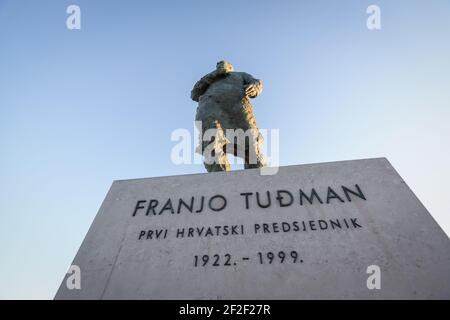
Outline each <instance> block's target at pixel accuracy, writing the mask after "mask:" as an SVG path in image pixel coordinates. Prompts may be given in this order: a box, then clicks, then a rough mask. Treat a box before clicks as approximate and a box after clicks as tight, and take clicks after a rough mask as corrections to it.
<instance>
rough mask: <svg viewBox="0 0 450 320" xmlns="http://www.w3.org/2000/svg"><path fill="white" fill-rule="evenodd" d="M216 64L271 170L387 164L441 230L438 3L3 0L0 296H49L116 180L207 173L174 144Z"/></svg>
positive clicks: (448, 68) (449, 57) (447, 226)
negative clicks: (241, 79) (245, 100)
mask: <svg viewBox="0 0 450 320" xmlns="http://www.w3.org/2000/svg"><path fill="white" fill-rule="evenodd" d="M70 4H77V5H79V6H80V8H81V30H74V31H70V30H68V29H67V28H66V18H67V16H68V15H67V14H66V8H67V6H68V5H70ZM370 4H377V5H378V6H380V8H381V19H382V20H381V26H382V29H381V30H378V31H370V30H368V29H367V27H366V19H367V17H368V15H367V14H366V8H367V7H368V6H369V5H370ZM220 59H227V60H229V61H231V62H232V63H233V64H234V66H235V68H236V69H237V70H241V71H246V72H249V73H251V74H252V75H254V76H255V77H257V78H261V79H262V80H263V81H264V86H265V87H264V91H263V93H262V95H261V96H259V97H258V98H257V99H256V100H255V101H254V106H255V113H256V116H257V121H258V125H259V126H260V127H262V128H278V129H280V142H281V144H280V164H281V165H291V164H303V163H314V162H326V161H336V160H349V159H358V158H370V157H387V158H388V159H389V161H391V163H392V164H393V165H394V167H395V168H396V169H397V171H398V172H399V173H400V174H401V176H402V177H403V178H404V179H405V180H406V182H407V183H408V185H409V186H410V187H411V188H412V190H413V191H414V192H415V193H416V195H417V196H418V197H419V199H420V200H421V201H422V202H423V204H424V205H425V206H426V207H427V209H428V210H429V211H430V212H431V214H432V215H433V217H434V218H435V219H436V220H437V221H438V223H439V224H440V225H441V227H442V228H443V229H444V230H445V231H446V232H447V234H450V201H449V195H450V190H449V183H450V166H449V163H450V146H449V137H450V125H449V124H450V122H449V120H450V1H448V0H430V1H422V0H420V1H413V0H408V1H400V0H398V1H364V0H340V1H337V0H336V1H325V0H322V1H318V0H314V1H312V0H311V1H257V0H246V1H212V0H208V1H181V0H180V1H158V2H157V1H137V0H134V1H130V0H128V1H125V0H120V1H119V0H116V1H113V0H109V1H106V0H103V1H102V0H96V1H81V0H73V1H64V0H53V1H43V0H41V1H23V0H10V1H5V0H0V150H1V151H0V152H1V157H0V259H1V260H0V298H44V299H46V298H53V296H54V294H55V292H56V290H57V288H58V286H59V284H60V282H61V280H62V278H63V276H64V273H65V272H66V271H67V268H68V267H69V265H70V263H71V262H72V259H73V258H74V256H75V254H76V252H77V250H78V248H79V246H80V244H81V242H82V240H83V238H84V236H85V234H86V232H87V231H88V228H89V226H90V224H91V222H92V221H93V219H94V216H95V214H96V213H97V210H98V208H99V207H100V205H101V202H102V201H103V199H104V196H105V195H106V193H107V191H108V189H109V187H110V185H111V183H112V181H113V180H116V179H128V178H139V177H152V176H163V175H177V174H188V173H198V172H204V168H203V166H202V165H175V164H173V163H172V162H171V159H170V152H171V149H172V147H173V146H174V145H175V142H172V141H171V140H170V135H171V133H172V131H173V130H175V129H177V128H187V129H189V130H191V131H192V127H193V120H194V115H195V109H196V103H194V102H193V101H191V100H190V98H189V95H190V90H191V88H192V86H193V84H194V83H195V81H196V80H198V79H199V78H200V77H201V76H202V75H204V74H205V73H207V72H209V71H211V70H212V69H213V68H214V66H215V63H216V62H217V61H218V60H220Z"/></svg>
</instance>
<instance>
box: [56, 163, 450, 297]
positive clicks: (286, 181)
mask: <svg viewBox="0 0 450 320" xmlns="http://www.w3.org/2000/svg"><path fill="white" fill-rule="evenodd" d="M343 186H344V187H345V188H347V189H345V188H343ZM313 188H314V190H315V191H316V192H317V196H318V197H319V198H320V200H321V201H322V202H323V203H320V202H319V200H318V198H317V197H314V198H312V199H311V198H310V199H309V200H312V204H311V203H309V201H308V199H306V196H305V195H307V196H308V197H310V196H311V192H312V190H313ZM300 189H301V190H302V192H303V193H304V194H303V196H302V197H301V196H300V191H299V190H300ZM267 191H269V193H270V197H271V204H270V206H268V207H266V208H263V207H265V206H267ZM277 191H278V192H277ZM256 192H258V195H259V200H260V206H259V205H258V203H257V199H256ZM352 192H353V193H352ZM250 193H252V194H251V195H250ZM241 194H247V195H241ZM289 194H291V195H292V203H291V197H290V196H289ZM202 196H204V197H205V205H204V208H203V210H201V212H195V211H200V210H199V204H200V202H201V197H202ZM191 197H194V200H193V201H194V208H193V210H192V211H193V212H192V213H191V212H189V209H188V208H187V207H189V206H190V204H191V203H190V201H191V199H192V198H191ZM222 197H223V198H222ZM277 197H278V199H277ZM169 198H170V199H171V202H168V199H169ZM180 198H181V199H183V200H184V201H185V202H186V203H187V205H183V204H182V206H181V207H180V213H177V211H178V205H179V203H180V201H179V199H180ZM224 198H225V199H226V205H225V202H224ZM210 199H212V200H211V202H210ZM300 199H301V200H300ZM151 200H158V202H159V203H158V205H157V206H155V204H156V202H155V201H151ZM246 200H248V202H247V201H246ZM327 200H328V202H329V203H327ZM301 202H302V203H301ZM168 203H169V204H168ZM170 203H172V206H173V210H174V213H171V206H170ZM208 203H210V206H209V205H208ZM149 208H150V209H149ZM152 208H153V209H152ZM147 211H148V215H146V213H147ZM352 219H353V220H352ZM295 221H296V222H297V223H296V224H297V227H298V229H300V230H295V229H296V228H295V223H294V222H295ZM332 221H333V222H332ZM303 222H304V223H305V226H306V230H303V228H304V226H303ZM338 224H340V226H341V227H340V228H339V227H338ZM347 225H348V226H347ZM215 226H220V228H216V227H215ZM225 226H229V227H228V233H229V234H228V235H226V232H225V229H226V228H225ZM232 226H237V227H235V228H234V232H235V233H237V234H230V233H232V231H233V228H232ZM241 226H242V227H241ZM288 226H290V230H289V231H287V230H288ZM208 227H211V229H210V230H211V231H207V230H208ZM183 228H184V234H183V237H181V231H180V230H183ZM189 228H194V229H193V230H194V231H193V232H192V234H191V235H192V237H190V236H189ZM197 228H198V229H197ZM202 228H203V229H202ZM242 228H243V232H242ZM314 229H315V230H314ZM149 230H150V231H153V232H152V233H150V232H149ZM157 230H160V232H159V233H158V234H159V238H156V237H157ZM255 230H256V231H255ZM276 231H278V232H276ZM177 232H178V238H177ZM200 232H201V236H200V235H199V233H200ZM217 233H219V235H218V234H217ZM269 252H272V253H273V254H274V256H275V257H274V260H273V261H272V263H269V260H270V259H269V258H270V257H271V255H270V254H269V256H268V254H267V253H269ZM279 252H284V253H285V254H286V258H285V259H284V261H283V262H281V261H282V260H283V259H282V256H283V254H279ZM295 252H296V253H297V254H296V253H295ZM259 253H261V254H262V256H263V260H262V262H263V263H262V264H261V260H260V256H259ZM216 254H217V255H218V256H215V255H216ZM205 255H208V256H209V261H208V263H207V265H206V266H203V258H204V256H205ZM228 255H229V256H228ZM195 256H198V260H197V266H196V258H195ZM295 257H297V259H295ZM204 259H205V260H206V258H204ZM294 260H295V262H294ZM216 262H217V263H216ZM73 264H75V265H78V266H80V268H81V290H68V289H67V288H66V280H64V281H63V282H62V284H61V287H60V289H59V291H58V293H57V294H56V297H55V298H56V299H167V298H171V299H266V298H267V299H313V298H314V299H316V298H317V299H382V298H383V299H407V298H408V299H409V298H412V299H416V298H417V299H422V298H424V299H436V298H446V299H449V298H450V240H449V238H448V237H447V235H445V233H444V232H443V231H442V229H441V228H440V227H439V226H438V225H437V223H436V222H435V221H434V220H433V218H432V217H431V216H430V214H429V213H428V212H427V210H426V209H425V208H424V206H423V205H422V204H421V203H420V201H419V200H418V199H417V198H416V197H415V195H414V194H413V192H412V191H411V190H410V189H409V188H408V186H407V185H406V184H405V182H404V181H403V180H402V178H401V177H400V176H399V175H398V174H397V173H396V171H395V170H394V169H393V168H392V166H391V165H390V163H389V162H388V161H387V160H386V159H384V158H379V159H368V160H355V161H343V162H332V163H321V164H310V165H298V166H287V167H281V168H280V170H279V172H278V174H276V175H273V176H261V175H260V174H259V169H253V170H242V171H232V172H217V173H210V174H195V175H183V176H172V177H159V178H147V179H135V180H123V181H115V182H114V183H113V185H112V187H111V189H110V191H109V192H108V195H107V196H106V199H105V200H104V202H103V204H102V206H101V208H100V211H99V213H98V214H97V216H96V218H95V220H94V222H93V224H92V226H91V228H90V229H89V232H88V234H87V236H86V238H85V240H84V242H83V244H82V245H81V248H80V249H79V251H78V254H77V255H76V257H75V260H74V262H73ZM215 264H218V266H214V265H215ZM228 264H229V265H228ZM370 265H377V266H379V268H380V270H381V289H379V290H378V289H373V290H369V289H368V288H367V284H366V282H367V278H368V277H369V276H370V275H369V274H367V273H366V271H367V267H368V266H370Z"/></svg>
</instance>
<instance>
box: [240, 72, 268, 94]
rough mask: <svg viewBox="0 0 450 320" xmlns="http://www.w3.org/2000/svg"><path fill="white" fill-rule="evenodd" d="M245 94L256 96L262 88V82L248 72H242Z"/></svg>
mask: <svg viewBox="0 0 450 320" xmlns="http://www.w3.org/2000/svg"><path fill="white" fill-rule="evenodd" d="M243 77H244V86H245V94H246V95H247V96H248V97H250V98H255V97H257V96H258V95H259V94H260V93H261V92H262V90H263V83H262V81H261V80H259V79H255V78H253V76H252V75H250V74H248V73H245V72H244V73H243Z"/></svg>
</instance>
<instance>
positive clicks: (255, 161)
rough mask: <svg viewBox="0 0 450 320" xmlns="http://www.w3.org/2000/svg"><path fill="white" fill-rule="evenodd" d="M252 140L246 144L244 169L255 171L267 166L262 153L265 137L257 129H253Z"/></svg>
mask: <svg viewBox="0 0 450 320" xmlns="http://www.w3.org/2000/svg"><path fill="white" fill-rule="evenodd" d="M251 130H252V131H253V134H252V135H251V136H252V138H251V139H248V140H250V141H246V143H245V159H244V168H245V169H254V168H263V167H265V166H266V165H267V162H266V159H265V157H264V155H263V153H262V143H263V137H262V135H261V133H260V132H259V130H258V129H257V128H253V129H251ZM247 142H248V143H247Z"/></svg>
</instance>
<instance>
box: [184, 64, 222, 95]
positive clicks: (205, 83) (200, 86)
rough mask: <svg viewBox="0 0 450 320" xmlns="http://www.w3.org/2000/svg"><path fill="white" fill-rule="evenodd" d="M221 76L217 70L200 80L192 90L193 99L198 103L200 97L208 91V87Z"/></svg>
mask: <svg viewBox="0 0 450 320" xmlns="http://www.w3.org/2000/svg"><path fill="white" fill-rule="evenodd" d="M219 75H220V74H219V73H218V72H217V70H214V71H212V72H210V73H208V74H207V75H206V76H204V77H203V78H201V79H200V80H198V81H197V83H196V84H195V85H194V88H192V91H191V99H192V100H194V101H197V102H198V100H199V99H200V96H201V95H202V94H204V93H205V92H206V90H208V87H209V86H210V85H211V83H213V82H214V81H215V80H216V79H217V78H218V77H219Z"/></svg>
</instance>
